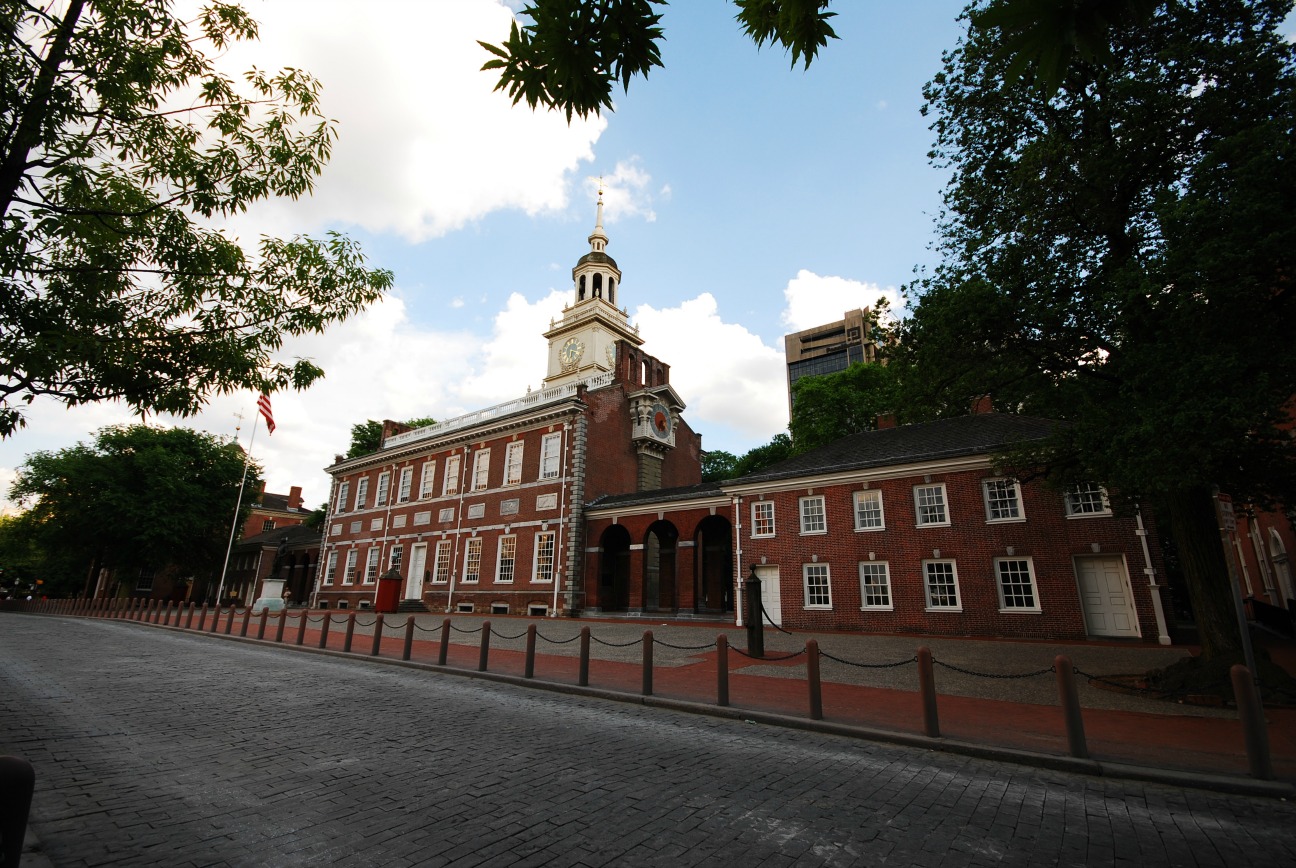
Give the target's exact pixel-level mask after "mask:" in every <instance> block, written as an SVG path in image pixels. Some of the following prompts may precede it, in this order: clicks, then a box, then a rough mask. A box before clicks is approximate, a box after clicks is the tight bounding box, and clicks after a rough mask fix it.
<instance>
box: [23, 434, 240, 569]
mask: <svg viewBox="0 0 1296 868" xmlns="http://www.w3.org/2000/svg"><path fill="white" fill-rule="evenodd" d="M244 460H245V456H244V453H243V450H242V449H240V448H239V446H238V445H237V444H236V443H228V442H222V441H221V440H219V439H217V438H216V437H214V436H213V435H211V434H206V433H203V432H199V431H193V430H190V429H188V428H154V427H151V426H148V425H130V426H120V427H111V428H104V429H103V430H101V431H99V432H98V434H97V435H96V436H95V440H94V443H93V444H91V445H86V444H84V443H79V444H77V445H76V446H72V447H69V448H67V449H60V450H58V451H57V452H36V453H33V454H31V455H29V456H27V458H26V460H24V461H23V463H22V465H20V466H19V468H18V473H17V476H16V478H15V480H14V483H13V486H12V487H11V489H10V495H11V497H13V498H14V499H15V500H16V501H18V502H19V503H20V504H22V505H23V506H25V507H26V508H27V510H26V512H25V513H24V516H23V518H24V521H25V522H26V526H27V528H28V529H29V532H30V533H31V537H32V539H33V540H34V541H35V543H36V544H37V546H38V547H39V548H40V549H41V550H42V551H43V552H44V553H45V554H44V559H45V561H47V562H51V563H52V562H54V561H55V560H56V556H57V558H64V557H67V558H71V559H72V560H73V561H74V562H75V563H77V564H78V565H79V571H80V575H81V576H82V577H84V576H85V575H87V573H89V574H93V573H95V572H96V571H97V569H98V568H100V567H103V568H109V569H116V570H119V571H120V570H131V569H139V568H141V567H151V568H160V567H163V566H172V567H175V568H176V569H177V570H179V571H181V572H182V573H191V574H199V575H204V576H205V575H207V574H210V573H211V572H212V571H213V570H215V571H219V568H220V564H221V562H222V560H223V559H224V556H225V547H226V545H227V544H228V542H229V534H230V527H231V522H234V521H235V514H234V506H235V503H237V502H238V494H239V483H240V481H241V480H242V478H243V467H244ZM258 481H259V470H258V469H257V467H256V465H255V464H253V465H251V467H250V468H249V472H248V481H247V489H245V490H253V491H254V490H256V486H257V483H258ZM250 510H251V500H250V499H249V498H245V499H244V500H243V503H242V507H241V509H240V511H239V514H238V517H237V523H238V525H239V526H242V524H243V522H244V521H246V520H247V515H248V513H249V511H250Z"/></svg>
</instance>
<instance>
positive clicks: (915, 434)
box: [726, 413, 1060, 485]
mask: <svg viewBox="0 0 1296 868" xmlns="http://www.w3.org/2000/svg"><path fill="white" fill-rule="evenodd" d="M1059 424H1060V423H1058V422H1055V421H1053V420H1052V419H1041V418H1039V417H1037V416H1016V415H1012V414H1008V413H982V414H978V415H974V416H953V417H950V418H948V419H937V420H936V421H934V422H920V423H916V424H913V425H900V426H898V427H895V428H882V429H880V430H877V431H861V432H860V433H859V434H852V435H850V436H848V437H843V438H841V439H840V440H835V441H833V442H832V443H829V444H827V445H826V446H820V447H819V448H818V449H812V450H810V451H809V452H806V453H804V454H802V455H798V456H796V457H795V458H789V459H788V460H786V461H780V462H779V463H778V464H773V465H771V466H769V467H767V468H765V469H764V470H761V471H759V472H757V473H749V474H747V475H746V476H742V477H739V478H738V479H730V480H726V484H727V485H746V484H749V483H755V482H765V481H774V480H779V479H789V478H793V477H797V476H814V475H817V474H821V473H830V472H840V471H849V470H862V469H865V468H871V467H888V466H890V465H895V464H917V463H921V462H924V461H939V460H941V459H946V458H962V457H966V456H972V455H992V454H994V453H996V452H1001V451H1003V450H1004V449H1005V448H1007V447H1009V446H1012V445H1014V444H1017V443H1028V442H1030V441H1033V440H1043V439H1045V438H1046V437H1048V436H1049V435H1050V434H1052V433H1053V431H1054V429H1055V428H1056V427H1057V426H1058V425H1059Z"/></svg>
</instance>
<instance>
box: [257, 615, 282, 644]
mask: <svg viewBox="0 0 1296 868" xmlns="http://www.w3.org/2000/svg"><path fill="white" fill-rule="evenodd" d="M279 614H280V615H282V614H283V613H282V612H280V613H279ZM269 619H270V610H269V609H262V610H261V618H260V620H259V621H258V622H257V640H258V641H260V640H262V639H264V638H265V628H266V621H268V620H269Z"/></svg>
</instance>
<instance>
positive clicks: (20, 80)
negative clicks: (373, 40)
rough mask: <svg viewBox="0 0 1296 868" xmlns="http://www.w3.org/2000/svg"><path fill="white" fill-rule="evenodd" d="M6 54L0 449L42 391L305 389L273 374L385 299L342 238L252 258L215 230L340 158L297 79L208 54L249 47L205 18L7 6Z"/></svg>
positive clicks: (243, 19) (232, 28)
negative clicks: (234, 65) (229, 73)
mask: <svg viewBox="0 0 1296 868" xmlns="http://www.w3.org/2000/svg"><path fill="white" fill-rule="evenodd" d="M4 20H5V22H6V25H7V29H6V31H5V32H7V33H9V34H10V37H9V38H8V39H4V40H2V41H0V90H2V91H3V92H4V94H5V96H6V98H5V99H4V100H3V101H0V129H6V130H10V131H11V133H10V134H9V135H7V136H5V137H3V138H0V149H3V150H2V151H0V220H2V222H0V436H6V435H8V434H10V433H12V432H13V431H14V429H15V428H16V427H17V426H19V425H21V424H22V411H21V407H20V406H15V402H17V404H18V405H21V403H23V402H29V401H30V400H32V399H33V398H34V397H35V396H37V395H49V396H52V397H55V398H57V399H59V400H61V401H64V402H65V403H68V404H80V403H85V402H89V401H97V400H102V399H105V398H120V399H123V400H125V401H126V402H127V403H128V404H129V405H130V406H132V407H134V408H136V409H139V410H152V411H160V412H170V413H178V414H181V415H187V414H191V413H194V412H197V411H198V410H199V409H200V408H201V407H202V405H203V404H204V403H205V402H206V400H207V399H208V397H210V396H211V395H212V394H213V393H220V392H230V391H236V390H241V389H248V390H255V391H273V390H275V389H277V388H285V387H288V386H292V387H295V388H304V387H305V386H306V385H309V383H310V382H312V381H313V380H315V379H317V378H318V377H319V376H321V375H322V372H321V371H320V370H319V368H318V367H316V366H314V365H312V364H310V363H309V362H305V361H301V360H298V361H295V362H281V361H276V360H274V359H273V356H274V354H275V353H276V351H278V350H279V349H280V348H281V347H282V343H283V339H284V337H285V336H286V335H300V334H305V333H309V332H318V331H322V330H323V329H324V328H325V327H327V326H328V325H329V324H331V323H333V322H337V321H340V320H342V319H344V318H346V317H347V316H350V315H351V314H354V313H356V312H358V311H359V310H361V309H363V308H364V307H365V306H367V305H368V304H371V303H372V302H373V301H375V300H377V299H378V298H379V297H380V296H381V295H382V293H383V292H384V291H385V290H386V289H387V288H389V287H390V285H391V281H392V276H391V274H390V273H389V272H387V271H383V270H380V269H373V268H370V267H368V266H367V264H366V263H365V261H364V257H363V255H362V253H361V252H360V250H359V248H358V247H356V246H355V245H354V244H353V243H352V242H350V241H349V240H348V239H346V238H344V237H342V236H336V235H330V236H327V237H326V238H324V239H311V238H301V237H298V238H290V239H279V238H263V239H261V241H260V244H259V245H257V246H254V247H251V248H245V247H244V246H243V245H242V244H240V243H239V242H238V241H236V240H234V239H232V238H229V237H227V236H225V235H223V234H222V233H220V232H218V231H214V230H212V229H210V228H208V227H207V225H206V221H207V220H208V218H212V217H217V216H221V215H230V214H236V213H239V212H242V211H245V210H246V209H247V208H248V207H249V206H250V205H251V204H253V203H255V202H258V201H261V200H264V199H267V198H270V197H274V196H289V197H294V198H296V197H299V196H303V195H308V194H309V193H310V192H311V189H312V187H313V184H314V180H315V178H316V177H317V176H318V175H319V173H320V171H321V170H322V168H323V166H324V164H325V162H327V160H328V157H329V155H330V153H331V150H332V145H333V141H334V137H335V135H336V129H335V125H334V124H333V122H332V121H330V120H328V119H327V118H326V117H324V116H323V114H322V113H321V108H320V102H319V95H320V87H319V83H318V82H317V81H316V80H315V79H314V78H312V77H311V76H310V75H309V74H308V73H305V72H303V71H301V70H297V69H284V70H281V71H279V72H277V73H273V74H272V73H267V72H263V71H260V70H251V71H250V72H249V73H248V74H247V75H246V76H245V78H244V80H243V82H242V84H241V86H240V85H238V84H236V83H235V82H234V81H232V80H230V79H227V78H225V77H223V76H221V75H219V74H218V73H216V72H215V71H214V70H213V68H212V66H211V64H210V62H209V60H208V58H207V57H206V56H205V55H204V54H203V48H204V40H206V42H207V43H209V44H210V46H211V47H212V48H215V49H217V50H220V49H222V48H223V47H225V46H226V45H227V44H228V43H229V42H231V41H233V40H237V39H245V38H253V37H255V35H256V24H255V22H254V21H252V20H251V19H250V18H249V17H248V16H247V14H246V13H245V12H244V11H243V10H242V9H240V8H239V7H237V6H234V5H231V4H226V3H215V4H212V5H211V6H209V7H208V8H206V9H205V10H204V11H203V12H202V14H201V15H200V17H199V19H198V21H197V23H196V27H197V29H198V32H193V31H191V29H190V26H189V25H186V24H185V23H184V22H182V21H180V20H179V19H177V18H175V17H174V16H173V15H172V13H171V11H170V8H169V4H168V3H167V2H164V0H115V2H112V3H105V2H94V0H77V2H72V3H69V4H68V6H67V9H66V12H65V14H64V17H63V18H62V19H55V18H50V17H48V16H46V15H45V14H44V13H42V12H41V11H39V10H37V9H35V8H33V7H28V6H11V7H6V10H5V19H4Z"/></svg>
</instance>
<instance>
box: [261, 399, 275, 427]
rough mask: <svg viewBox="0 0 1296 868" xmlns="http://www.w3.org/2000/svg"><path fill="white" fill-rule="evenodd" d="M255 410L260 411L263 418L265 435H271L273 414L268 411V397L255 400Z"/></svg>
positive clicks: (273, 425)
mask: <svg viewBox="0 0 1296 868" xmlns="http://www.w3.org/2000/svg"><path fill="white" fill-rule="evenodd" d="M257 409H258V410H260V411H261V415H262V416H265V420H266V433H267V434H273V433H274V429H275V424H274V413H273V412H271V410H270V396H269V395H262V396H261V397H260V398H257Z"/></svg>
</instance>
